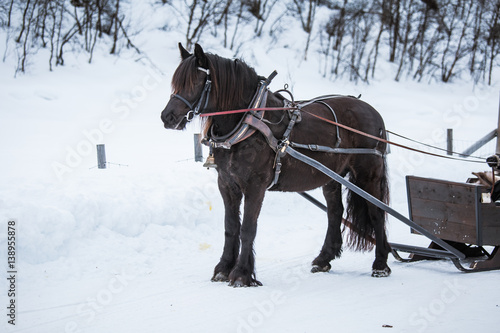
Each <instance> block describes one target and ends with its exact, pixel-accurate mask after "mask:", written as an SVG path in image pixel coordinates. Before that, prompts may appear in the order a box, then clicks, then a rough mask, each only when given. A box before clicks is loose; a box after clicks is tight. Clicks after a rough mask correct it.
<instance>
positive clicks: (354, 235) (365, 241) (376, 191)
mask: <svg viewBox="0 0 500 333" xmlns="http://www.w3.org/2000/svg"><path fill="white" fill-rule="evenodd" d="M382 159H383V161H382V163H381V164H380V163H379V165H378V167H379V169H378V170H377V171H376V172H375V174H376V176H375V177H373V178H367V177H366V176H367V173H370V175H371V176H373V175H374V173H373V170H370V171H364V172H363V171H361V170H356V171H357V172H352V171H351V172H350V173H349V181H350V182H351V183H353V184H355V185H357V186H358V187H360V188H362V189H363V190H365V191H367V192H368V193H370V194H371V195H373V196H375V197H376V198H377V199H379V200H380V201H382V202H383V203H385V204H389V181H388V177H387V164H386V160H385V157H383V158H382ZM372 167H377V166H376V164H374V165H373V166H372ZM360 171H361V173H362V174H360ZM363 174H364V175H365V177H363ZM369 205H371V206H372V207H370V206H369ZM369 208H372V209H371V211H372V212H371V214H370V209H369ZM373 208H375V207H374V206H373V204H371V203H369V202H368V201H367V200H365V199H363V198H362V197H360V196H359V195H357V194H356V193H354V192H352V191H348V193H347V209H346V212H347V216H346V219H347V221H349V222H350V223H351V226H350V231H349V232H348V233H347V236H346V245H347V246H348V247H350V248H351V249H353V250H355V251H371V250H373V248H374V246H375V242H374V240H375V228H376V224H377V223H382V224H383V226H382V227H383V228H384V232H385V221H386V215H387V214H386V212H385V211H383V210H381V209H380V208H376V210H375V213H374V209H373ZM372 219H375V220H378V221H372Z"/></svg>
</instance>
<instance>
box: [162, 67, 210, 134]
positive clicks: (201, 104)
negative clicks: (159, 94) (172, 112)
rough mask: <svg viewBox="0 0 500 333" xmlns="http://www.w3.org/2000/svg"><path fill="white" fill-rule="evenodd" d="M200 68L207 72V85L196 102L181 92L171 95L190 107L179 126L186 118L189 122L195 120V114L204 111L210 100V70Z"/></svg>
mask: <svg viewBox="0 0 500 333" xmlns="http://www.w3.org/2000/svg"><path fill="white" fill-rule="evenodd" d="M198 70H200V71H202V72H205V73H206V74H207V78H206V81H205V86H204V87H203V90H202V92H201V94H200V96H199V97H198V98H197V99H196V101H194V103H192V104H191V103H190V102H189V101H188V100H187V99H185V98H184V97H182V96H181V95H179V94H172V95H170V98H171V99H172V98H177V99H179V100H180V101H182V102H183V103H184V104H186V106H187V107H188V108H189V111H188V113H186V115H185V116H184V117H183V118H182V119H181V121H179V123H178V124H177V126H176V127H178V126H179V125H180V124H181V123H182V121H183V120H184V118H185V119H186V120H187V122H190V121H191V120H193V118H194V116H197V115H199V114H200V113H202V112H203V111H204V110H205V109H206V107H207V105H208V100H209V99H210V90H211V89H212V79H211V77H210V70H209V69H207V68H203V67H198Z"/></svg>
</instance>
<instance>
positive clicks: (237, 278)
mask: <svg viewBox="0 0 500 333" xmlns="http://www.w3.org/2000/svg"><path fill="white" fill-rule="evenodd" d="M249 187H251V188H250V189H247V190H246V191H245V193H244V194H245V200H244V213H243V223H242V225H241V232H240V239H241V252H240V255H239V257H238V260H237V262H236V266H235V267H234V269H233V270H232V271H231V273H230V274H229V283H230V285H231V286H234V287H250V286H262V283H260V282H259V281H257V279H256V277H255V256H254V250H253V243H254V240H255V235H256V233H257V218H258V216H259V214H260V210H261V207H262V202H263V200H264V195H265V191H266V189H265V187H264V188H261V187H262V186H255V185H249Z"/></svg>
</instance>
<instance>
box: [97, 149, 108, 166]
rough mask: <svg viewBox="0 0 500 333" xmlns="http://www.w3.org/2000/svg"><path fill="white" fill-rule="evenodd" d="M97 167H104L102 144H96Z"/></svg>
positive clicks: (104, 159)
mask: <svg viewBox="0 0 500 333" xmlns="http://www.w3.org/2000/svg"><path fill="white" fill-rule="evenodd" d="M97 168H99V169H106V151H105V149H104V145H103V144H99V145H97Z"/></svg>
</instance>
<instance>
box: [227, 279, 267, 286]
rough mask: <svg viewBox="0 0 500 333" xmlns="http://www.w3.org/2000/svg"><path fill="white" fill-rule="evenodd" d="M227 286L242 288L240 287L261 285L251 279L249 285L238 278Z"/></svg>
mask: <svg viewBox="0 0 500 333" xmlns="http://www.w3.org/2000/svg"><path fill="white" fill-rule="evenodd" d="M229 286H231V287H234V288H242V287H259V286H262V283H261V282H260V281H257V280H255V279H251V280H250V282H249V283H245V282H244V281H243V278H241V277H240V278H238V279H236V280H235V281H232V282H230V283H229Z"/></svg>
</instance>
